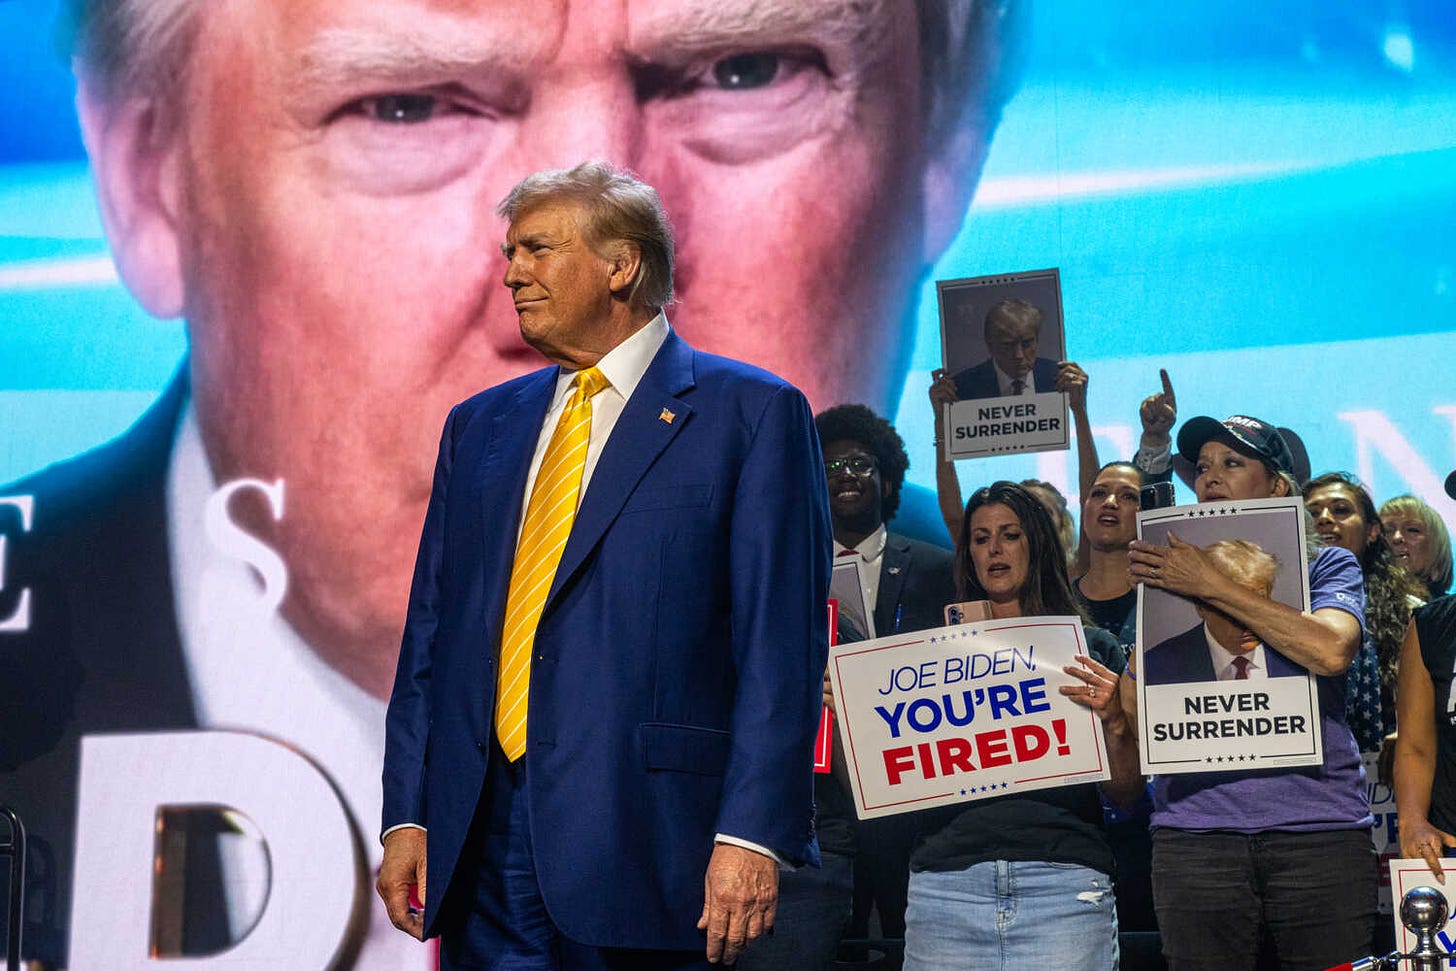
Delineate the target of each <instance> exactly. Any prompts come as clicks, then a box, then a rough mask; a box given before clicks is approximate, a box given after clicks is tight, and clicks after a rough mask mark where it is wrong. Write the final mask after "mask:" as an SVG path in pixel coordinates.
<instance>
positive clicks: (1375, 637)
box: [1304, 472, 1425, 697]
mask: <svg viewBox="0 0 1456 971" xmlns="http://www.w3.org/2000/svg"><path fill="white" fill-rule="evenodd" d="M1332 485H1337V486H1343V487H1344V488H1345V490H1346V491H1347V492H1349V494H1350V496H1351V497H1352V498H1353V499H1354V500H1355V505H1357V506H1359V507H1360V516H1361V518H1362V519H1364V520H1365V525H1367V526H1372V525H1373V526H1374V527H1375V528H1376V533H1375V538H1374V539H1373V540H1371V541H1370V542H1368V543H1366V544H1365V548H1364V549H1363V550H1361V551H1360V552H1359V553H1357V554H1356V559H1358V560H1359V561H1360V569H1361V570H1362V571H1363V572H1364V574H1365V630H1366V631H1368V632H1369V634H1370V639H1371V640H1372V641H1373V642H1374V643H1375V656H1376V658H1377V659H1378V661H1379V663H1380V686H1381V690H1382V691H1383V692H1385V693H1387V694H1389V695H1390V696H1391V697H1394V692H1395V680H1396V670H1397V668H1398V667H1399V665H1400V644H1401V640H1402V639H1403V638H1404V637H1405V628H1406V625H1407V624H1408V623H1410V616H1411V605H1410V599H1409V598H1411V597H1421V598H1424V595H1425V591H1424V590H1423V589H1422V587H1421V584H1420V582H1419V581H1417V580H1416V579H1415V578H1414V577H1412V576H1411V575H1410V574H1409V573H1407V572H1406V571H1405V570H1404V569H1402V568H1401V566H1400V564H1398V563H1397V562H1396V560H1395V553H1394V551H1393V550H1391V548H1390V541H1389V540H1387V539H1386V538H1385V529H1384V527H1382V526H1381V525H1380V516H1379V515H1377V513H1376V511H1375V500H1374V499H1372V498H1370V493H1369V492H1367V491H1366V489H1365V486H1364V485H1362V484H1361V482H1360V480H1359V479H1357V478H1355V477H1354V476H1353V475H1351V474H1350V473H1348V472H1328V473H1326V474H1325V475H1321V476H1319V477H1317V478H1314V479H1310V480H1309V484H1308V485H1306V486H1305V487H1304V499H1305V501H1306V502H1308V501H1309V497H1310V495H1312V494H1313V493H1314V492H1315V490H1317V489H1323V488H1325V487H1326V486H1332Z"/></svg>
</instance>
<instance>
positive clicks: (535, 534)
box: [495, 367, 611, 762]
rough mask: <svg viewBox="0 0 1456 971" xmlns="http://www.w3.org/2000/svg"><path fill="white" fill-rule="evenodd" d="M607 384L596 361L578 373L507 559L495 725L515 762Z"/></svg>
mask: <svg viewBox="0 0 1456 971" xmlns="http://www.w3.org/2000/svg"><path fill="white" fill-rule="evenodd" d="M610 383H611V382H609V381H608V380H607V379H606V377H605V376H604V375H603V374H602V372H600V371H598V370H597V369H596V368H594V367H590V368H587V369H586V370H584V371H579V372H577V375H576V377H575V378H574V379H572V389H573V390H572V393H571V398H570V399H569V400H568V401H567V402H566V409H565V410H564V411H562V413H561V418H560V419H558V420H557V422H556V430H555V431H554V432H552V433H551V441H550V442H549V443H547V445H546V454H545V456H543V457H542V459H541V468H540V470H539V471H538V472H537V473H536V484H535V486H534V487H533V488H532V489H531V501H530V502H529V503H528V504H527V506H526V520H525V524H524V525H523V526H522V527H521V539H520V542H518V543H517V544H516V559H515V562H514V563H513V564H512V565H511V586H510V590H509V592H508V593H507V594H506V619H505V625H504V626H503V628H502V633H501V652H500V673H499V675H498V680H497V682H496V692H495V731H496V737H497V738H498V739H500V745H501V750H502V751H503V752H505V754H506V758H508V759H510V760H511V761H512V762H514V761H515V760H516V759H518V758H520V757H521V756H522V755H523V754H525V751H526V695H527V693H528V689H529V688H530V683H531V647H532V645H533V644H534V643H535V641H536V624H537V622H538V621H539V620H540V619H541V609H542V608H543V607H545V605H546V594H547V593H549V592H550V591H551V581H552V580H553V579H554V578H555V577H556V565H557V564H558V563H560V562H561V551H562V550H564V549H565V548H566V539H567V537H568V536H570V535H571V523H572V520H574V519H575V518H576V504H577V497H578V496H579V495H580V494H581V478H582V472H583V471H584V470H585V468H586V446H587V441H588V440H589V438H590V437H591V417H592V408H591V399H592V395H594V394H596V393H597V392H598V391H601V390H602V389H603V388H606V387H607V386H608V385H609V384H610Z"/></svg>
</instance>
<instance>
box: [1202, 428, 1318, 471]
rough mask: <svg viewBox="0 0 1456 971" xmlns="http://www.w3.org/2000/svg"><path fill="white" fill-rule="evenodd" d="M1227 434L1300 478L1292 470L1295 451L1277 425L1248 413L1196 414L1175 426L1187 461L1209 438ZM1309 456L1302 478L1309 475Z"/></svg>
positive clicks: (1273, 464) (1278, 467)
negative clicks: (1221, 416)
mask: <svg viewBox="0 0 1456 971" xmlns="http://www.w3.org/2000/svg"><path fill="white" fill-rule="evenodd" d="M1220 437H1227V438H1232V439H1233V440H1234V441H1236V442H1238V443H1239V444H1240V445H1243V446H1244V447H1245V448H1247V449H1249V450H1250V451H1251V452H1253V453H1254V454H1256V455H1258V456H1259V457H1260V458H1262V459H1264V460H1265V461H1266V462H1268V463H1269V464H1270V465H1272V466H1273V467H1274V468H1275V469H1277V470H1278V471H1280V472H1288V473H1289V474H1290V475H1292V476H1294V477H1295V478H1296V479H1298V480H1300V481H1303V479H1301V478H1300V476H1299V475H1298V473H1297V472H1296V471H1295V460H1294V452H1293V451H1292V450H1291V449H1290V448H1289V442H1288V441H1286V440H1285V438H1284V435H1282V434H1281V433H1280V431H1279V429H1278V428H1276V427H1274V426H1273V425H1271V424H1269V423H1268V422H1265V421H1261V420H1259V419H1258V418H1251V417H1249V416H1248V415H1230V416H1229V417H1227V418H1225V419H1224V420H1223V421H1219V420H1218V419H1217V418H1210V417H1208V416H1207V415H1199V416H1198V417H1197V418H1190V419H1188V420H1187V421H1186V422H1184V423H1183V427H1182V428H1180V429H1178V454H1179V455H1181V456H1182V457H1183V458H1184V459H1186V460H1188V461H1189V462H1197V461H1198V453H1199V451H1200V450H1201V449H1202V448H1203V446H1204V445H1205V444H1207V443H1208V442H1209V441H1210V440H1211V439H1215V438H1220ZM1308 467H1309V466H1308V460H1306V462H1305V469H1306V471H1305V474H1304V477H1303V478H1304V479H1307V478H1309V473H1308Z"/></svg>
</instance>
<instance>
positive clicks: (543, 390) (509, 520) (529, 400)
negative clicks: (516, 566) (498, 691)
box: [476, 368, 560, 637]
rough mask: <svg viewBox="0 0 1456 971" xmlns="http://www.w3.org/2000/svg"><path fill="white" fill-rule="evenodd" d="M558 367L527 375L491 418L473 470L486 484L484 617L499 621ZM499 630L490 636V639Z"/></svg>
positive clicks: (479, 511)
mask: <svg viewBox="0 0 1456 971" xmlns="http://www.w3.org/2000/svg"><path fill="white" fill-rule="evenodd" d="M559 371H560V369H559V368H545V369H543V370H542V371H539V372H537V373H536V374H533V375H530V376H529V377H528V378H527V379H526V380H525V381H523V382H522V384H521V386H520V387H519V388H518V389H517V390H516V394H515V398H514V399H513V400H512V402H511V403H510V405H509V406H508V407H507V408H505V409H503V410H502V411H500V412H499V413H498V414H496V415H495V416H494V417H493V418H492V419H491V425H490V429H489V441H488V443H487V445H486V448H485V451H484V453H483V454H482V456H481V459H480V467H479V468H478V469H477V471H476V476H477V481H479V482H484V483H486V488H485V489H484V490H483V491H482V493H481V496H480V503H479V505H478V506H477V508H476V514H477V515H479V517H480V525H481V530H482V535H483V537H484V546H483V548H482V550H483V552H482V555H481V564H482V567H483V569H484V570H485V571H486V572H485V576H486V581H487V584H488V586H487V590H488V593H487V595H486V597H487V599H486V616H487V617H499V616H501V615H502V614H503V612H504V609H505V595H506V590H507V588H508V587H509V586H510V579H511V564H512V563H513V562H514V561H515V557H516V535H517V533H518V532H519V531H520V526H521V516H522V515H524V512H525V506H526V476H527V475H528V474H529V473H530V471H531V458H532V456H533V455H534V454H535V452H536V443H537V442H538V441H540V436H541V425H542V423H543V422H545V420H546V412H547V411H548V410H549V409H550V407H551V398H552V395H553V394H554V393H555V391H556V377H557V374H558V373H559ZM498 633H499V631H498V630H492V631H491V632H490V634H491V636H492V637H495V636H496V635H497V634H498Z"/></svg>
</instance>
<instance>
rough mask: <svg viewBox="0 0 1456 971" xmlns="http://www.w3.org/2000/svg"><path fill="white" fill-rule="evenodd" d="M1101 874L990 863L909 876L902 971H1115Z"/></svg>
mask: <svg viewBox="0 0 1456 971" xmlns="http://www.w3.org/2000/svg"><path fill="white" fill-rule="evenodd" d="M1114 904H1115V901H1114V898H1113V894H1112V881H1111V880H1109V879H1108V877H1107V874H1105V873H1101V872H1099V871H1097V870H1091V869H1088V868H1087V867H1084V866H1077V865H1075V864H1071V863H1039V862H1023V861H1011V860H995V861H992V862H989V863H977V864H976V865H975V866H972V867H970V868H968V869H965V870H956V871H952V872H949V873H934V872H930V871H925V872H921V873H911V874H910V906H909V909H908V910H906V912H905V971H970V969H975V971H988V969H989V971H996V969H1005V971H1022V969H1030V968H1058V969H1069V971H1115V969H1116V968H1117V966H1118V954H1117V909H1116V907H1115V906H1114Z"/></svg>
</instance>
